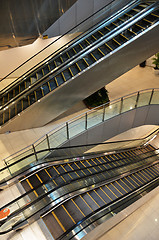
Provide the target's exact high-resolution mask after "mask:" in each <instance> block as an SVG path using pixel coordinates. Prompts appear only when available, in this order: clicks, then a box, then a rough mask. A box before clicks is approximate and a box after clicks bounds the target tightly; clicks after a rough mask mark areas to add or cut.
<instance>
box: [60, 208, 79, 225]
mask: <svg viewBox="0 0 159 240" xmlns="http://www.w3.org/2000/svg"><path fill="white" fill-rule="evenodd" d="M62 207H63V209H64V210H65V212H66V213H67V215H68V216H69V217H70V218H71V220H72V222H73V223H74V224H76V222H75V220H74V219H73V217H72V216H71V215H70V213H69V212H68V211H67V209H66V208H65V207H64V205H62Z"/></svg>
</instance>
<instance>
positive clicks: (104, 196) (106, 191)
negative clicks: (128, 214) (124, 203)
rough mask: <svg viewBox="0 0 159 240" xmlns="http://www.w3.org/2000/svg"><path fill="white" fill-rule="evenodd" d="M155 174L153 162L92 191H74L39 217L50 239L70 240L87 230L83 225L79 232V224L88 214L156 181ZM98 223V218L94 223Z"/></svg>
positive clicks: (112, 213)
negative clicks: (149, 165) (41, 218)
mask: <svg viewBox="0 0 159 240" xmlns="http://www.w3.org/2000/svg"><path fill="white" fill-rule="evenodd" d="M158 174H159V164H156V165H154V166H151V167H148V168H145V169H143V170H140V171H136V172H135V173H133V174H130V175H128V176H126V177H122V178H120V179H118V180H116V181H112V182H111V183H108V184H105V185H102V186H99V187H96V188H95V189H93V190H90V191H87V192H85V193H82V194H78V195H77V196H75V197H72V198H71V199H69V200H67V201H65V202H64V203H63V204H62V205H60V206H59V207H57V208H55V209H54V210H53V211H50V213H48V214H47V215H45V216H44V217H43V220H44V222H45V224H46V226H47V227H48V229H49V231H50V232H51V234H52V236H53V237H54V239H57V240H62V239H72V238H73V237H75V238H74V239H81V238H82V237H83V236H84V235H86V233H88V232H89V231H90V229H89V228H87V230H86V231H85V233H83V234H80V232H81V230H82V229H80V228H81V224H82V223H83V222H84V221H85V220H87V219H89V218H91V216H96V217H97V216H98V214H100V212H101V210H103V209H104V208H106V207H108V206H110V205H111V203H115V202H117V201H119V200H120V199H124V197H126V196H127V195H129V193H132V192H134V191H136V190H137V189H139V188H141V187H142V186H144V185H146V184H148V183H149V182H151V181H153V180H154V179H156V178H157V180H158ZM109 214H110V215H112V216H113V215H116V213H115V211H114V212H113V211H111V210H110V213H109ZM109 218H110V216H109ZM101 223H102V221H101V222H100V223H97V225H99V224H101ZM87 224H88V223H87ZM91 224H93V223H91V221H90V223H89V224H88V226H87V227H89V226H90V225H91ZM97 225H96V226H97ZM90 228H91V227H90ZM92 229H93V228H92ZM80 235H82V236H80ZM77 237H78V238H77Z"/></svg>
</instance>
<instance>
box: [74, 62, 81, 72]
mask: <svg viewBox="0 0 159 240" xmlns="http://www.w3.org/2000/svg"><path fill="white" fill-rule="evenodd" d="M75 64H76V66H77V68H78V70H79V71H80V72H81V68H80V66H79V65H78V63H75Z"/></svg>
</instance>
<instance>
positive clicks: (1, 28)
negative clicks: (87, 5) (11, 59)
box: [0, 0, 77, 50]
mask: <svg viewBox="0 0 159 240" xmlns="http://www.w3.org/2000/svg"><path fill="white" fill-rule="evenodd" d="M76 1H77V0H1V1H0V50H3V49H7V48H11V47H17V46H23V45H26V44H30V43H32V42H33V41H35V39H36V38H37V37H39V35H41V34H43V32H44V31H46V29H47V28H48V27H50V26H51V25H52V24H53V23H54V22H55V21H56V20H57V19H58V18H59V17H60V16H61V15H62V14H63V13H64V12H65V11H67V10H68V9H69V8H70V7H71V6H72V5H73V4H74V3H75V2H76Z"/></svg>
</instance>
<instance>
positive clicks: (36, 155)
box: [32, 144, 38, 161]
mask: <svg viewBox="0 0 159 240" xmlns="http://www.w3.org/2000/svg"><path fill="white" fill-rule="evenodd" d="M32 147H33V152H34V155H35V159H36V161H38V157H37V154H36V150H35V147H34V144H32Z"/></svg>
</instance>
